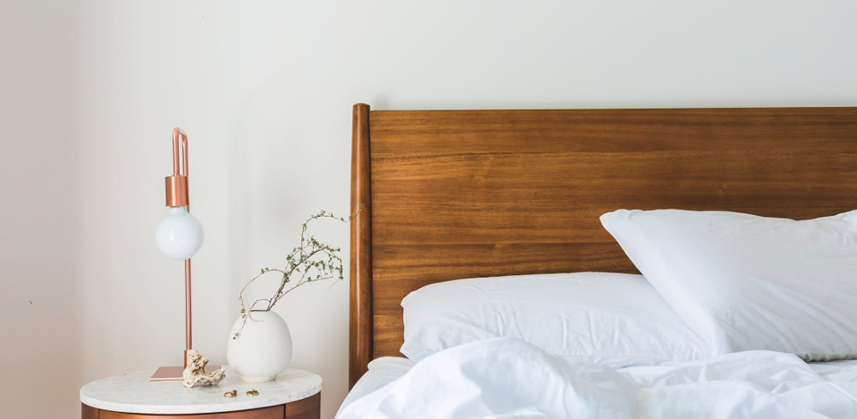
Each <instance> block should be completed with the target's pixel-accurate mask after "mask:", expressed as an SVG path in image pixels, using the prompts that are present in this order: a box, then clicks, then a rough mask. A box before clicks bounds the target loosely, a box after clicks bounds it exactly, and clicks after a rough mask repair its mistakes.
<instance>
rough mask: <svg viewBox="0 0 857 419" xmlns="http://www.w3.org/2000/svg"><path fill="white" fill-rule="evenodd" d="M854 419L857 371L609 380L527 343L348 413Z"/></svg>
mask: <svg viewBox="0 0 857 419" xmlns="http://www.w3.org/2000/svg"><path fill="white" fill-rule="evenodd" d="M824 417H830V418H855V417H857V365H854V364H849V365H848V366H843V367H841V368H838V367H830V368H828V369H826V370H825V369H818V368H816V370H814V369H813V368H811V367H810V366H809V365H808V364H806V363H804V362H803V361H802V360H800V359H799V358H798V357H796V356H794V355H790V354H783V353H778V352H770V351H749V352H740V353H734V354H729V355H723V356H719V357H715V358H708V359H705V360H698V361H692V362H683V363H673V364H668V365H660V366H650V367H632V368H624V369H620V370H613V369H610V368H608V367H606V366H602V365H599V364H594V363H590V362H586V361H578V362H569V361H566V360H563V359H562V358H559V357H556V356H553V355H551V354H548V353H546V352H544V351H542V350H540V349H538V348H536V347H535V346H532V345H530V344H528V343H526V342H524V341H523V340H519V339H514V338H498V339H490V340H484V341H479V342H474V343H470V344H465V345H461V346H457V347H453V348H450V349H447V350H444V351H442V352H439V353H437V354H434V355H432V356H429V357H427V358H426V359H424V360H422V361H420V362H419V363H417V364H416V365H414V366H413V368H411V369H410V370H409V371H408V372H407V373H405V374H404V375H402V376H401V377H400V378H398V379H397V380H395V381H393V382H391V383H390V384H388V385H386V386H384V387H381V388H380V389H378V390H376V391H374V392H372V393H369V394H367V395H366V396H364V397H361V398H360V399H358V400H356V401H354V402H352V403H351V404H349V405H347V406H345V407H344V408H343V409H342V411H340V414H339V415H338V416H337V418H339V419H352V418H354V419H356V418H412V419H416V418H528V419H529V418H824Z"/></svg>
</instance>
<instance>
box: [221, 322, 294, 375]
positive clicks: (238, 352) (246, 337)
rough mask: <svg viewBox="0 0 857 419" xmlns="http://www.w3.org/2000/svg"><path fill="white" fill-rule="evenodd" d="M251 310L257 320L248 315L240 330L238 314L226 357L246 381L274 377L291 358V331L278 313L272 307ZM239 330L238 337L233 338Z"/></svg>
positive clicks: (287, 364) (284, 367)
mask: <svg viewBox="0 0 857 419" xmlns="http://www.w3.org/2000/svg"><path fill="white" fill-rule="evenodd" d="M251 314H252V318H253V320H256V321H253V320H250V319H247V324H246V325H244V329H242V330H241V331H240V332H239V331H238V330H239V329H241V325H242V324H244V320H243V319H241V318H238V320H237V321H236V322H235V325H234V326H232V332H231V333H230V334H229V343H228V344H227V346H226V360H227V361H228V362H229V367H230V368H232V370H233V371H235V372H236V373H238V375H239V376H241V379H242V380H243V381H246V382H251V383H259V382H264V381H271V380H274V379H275V378H277V375H279V374H280V373H281V372H283V371H285V370H286V368H288V367H289V363H290V362H291V361H292V335H291V334H290V333H289V326H287V325H286V322H285V321H284V320H283V318H282V317H280V315H279V314H277V313H274V312H273V311H254V312H252V313H251ZM236 332H237V333H238V337H237V338H235V339H233V337H234V336H235V333H236Z"/></svg>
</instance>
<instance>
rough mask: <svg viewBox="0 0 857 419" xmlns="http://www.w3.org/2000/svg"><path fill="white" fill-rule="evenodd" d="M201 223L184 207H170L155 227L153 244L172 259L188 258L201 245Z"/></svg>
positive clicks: (203, 236) (202, 235)
mask: <svg viewBox="0 0 857 419" xmlns="http://www.w3.org/2000/svg"><path fill="white" fill-rule="evenodd" d="M204 238H205V232H203V231H202V224H200V223H199V221H198V220H197V219H196V218H194V216H193V215H190V213H189V212H187V208H185V207H170V213H169V214H167V216H166V217H164V219H163V220H161V222H160V223H158V228H156V229H155V244H157V245H158V249H159V250H160V251H161V253H163V254H165V255H166V256H167V257H169V258H172V259H179V260H183V259H190V258H191V256H193V255H195V254H196V252H198V251H199V249H200V248H201V247H202V241H203V239H204Z"/></svg>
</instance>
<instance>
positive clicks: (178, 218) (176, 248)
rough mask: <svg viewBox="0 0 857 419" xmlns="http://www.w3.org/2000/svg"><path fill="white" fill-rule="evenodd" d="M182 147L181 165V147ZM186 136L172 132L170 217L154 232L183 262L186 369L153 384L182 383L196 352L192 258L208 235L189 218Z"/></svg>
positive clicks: (163, 370) (162, 374) (160, 374)
mask: <svg viewBox="0 0 857 419" xmlns="http://www.w3.org/2000/svg"><path fill="white" fill-rule="evenodd" d="M180 145H181V157H182V158H181V162H180V161H179V146H180ZM187 161H188V156H187V134H185V132H184V131H182V130H181V129H179V128H175V129H174V130H173V175H172V176H167V177H166V191H167V207H169V212H168V213H167V216H166V217H164V219H163V220H162V221H161V222H160V223H159V224H158V227H157V229H155V244H156V245H157V246H158V249H159V250H160V251H161V253H163V254H164V255H166V256H167V257H169V258H171V259H178V260H184V287H185V288H184V289H185V351H184V366H183V367H160V368H158V370H157V371H155V374H154V375H152V378H151V381H180V380H182V372H183V371H184V368H185V367H187V351H189V350H191V349H192V348H193V344H192V335H193V333H192V330H191V293H190V258H191V257H192V256H193V255H195V254H196V252H198V251H199V249H200V248H201V247H202V241H203V239H204V238H205V234H204V232H203V231H202V224H200V223H199V221H198V220H197V219H196V218H194V216H192V215H190V199H189V196H190V195H189V189H188V181H187V178H188V168H187ZM218 368H220V367H219V366H217V365H210V366H206V368H205V369H206V371H214V370H216V369H218Z"/></svg>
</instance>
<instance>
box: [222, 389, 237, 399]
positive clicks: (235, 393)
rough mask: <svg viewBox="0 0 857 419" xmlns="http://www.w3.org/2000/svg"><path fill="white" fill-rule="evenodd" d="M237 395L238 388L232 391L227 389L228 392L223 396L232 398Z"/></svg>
mask: <svg viewBox="0 0 857 419" xmlns="http://www.w3.org/2000/svg"><path fill="white" fill-rule="evenodd" d="M237 395H238V390H232V391H227V392H226V393H223V397H226V398H227V399H231V398H233V397H235V396H237Z"/></svg>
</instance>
